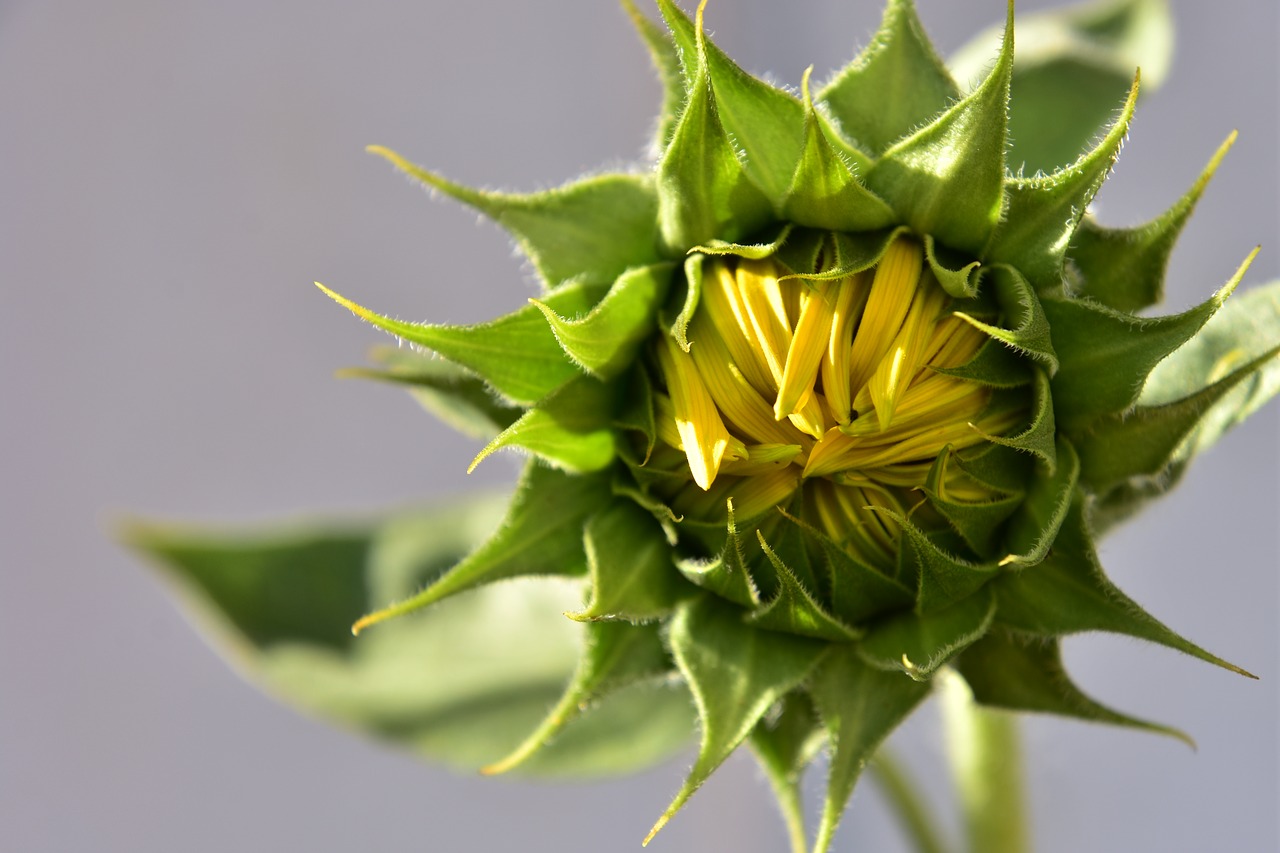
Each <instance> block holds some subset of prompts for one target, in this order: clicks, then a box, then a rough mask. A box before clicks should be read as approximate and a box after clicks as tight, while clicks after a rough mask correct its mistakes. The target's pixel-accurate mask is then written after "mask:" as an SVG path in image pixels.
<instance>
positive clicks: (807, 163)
mask: <svg viewBox="0 0 1280 853" xmlns="http://www.w3.org/2000/svg"><path fill="white" fill-rule="evenodd" d="M812 70H813V68H812V66H810V68H809V69H808V70H807V71H805V73H804V82H803V91H804V105H805V110H804V149H803V151H802V152H801V155H800V161H799V163H797V165H796V170H795V175H794V176H792V178H791V184H790V186H789V188H788V189H787V191H786V194H785V199H784V201H783V204H782V211H783V215H785V216H786V218H787V219H788V220H790V221H791V222H794V223H796V224H797V225H804V226H807V227H810V228H821V229H824V230H828V231H873V230H875V229H878V228H886V227H888V226H890V225H893V224H894V222H895V221H896V220H897V217H896V215H895V214H894V212H893V209H892V208H891V207H889V205H887V204H885V203H884V202H883V201H882V200H881V199H879V198H878V197H877V196H876V195H875V194H874V193H872V192H871V191H870V190H868V189H867V188H866V187H864V186H863V185H862V184H861V183H859V182H858V179H857V178H856V177H854V173H853V171H852V168H851V167H850V166H849V164H848V163H846V162H845V160H844V159H843V158H842V156H841V154H840V152H839V150H838V149H837V148H836V147H835V146H834V145H832V143H831V141H830V140H829V139H828V138H827V136H826V133H825V131H824V130H823V128H822V122H821V121H820V120H819V118H818V114H817V113H816V112H814V109H813V101H812V100H811V99H810V96H809V74H810V72H811V71H812Z"/></svg>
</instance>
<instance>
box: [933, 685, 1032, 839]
mask: <svg viewBox="0 0 1280 853" xmlns="http://www.w3.org/2000/svg"><path fill="white" fill-rule="evenodd" d="M939 680H940V681H941V682H942V708H943V714H944V717H945V721H946V732H947V752H948V754H949V757H950V760H951V772H952V775H953V777H954V779H955V783H956V788H957V789H958V791H959V793H960V805H961V808H962V809H963V812H964V822H965V831H966V834H967V836H968V840H969V846H968V849H969V851H970V853H1030V850H1031V840H1030V833H1029V832H1028V827H1027V805H1026V795H1025V791H1024V784H1023V773H1022V748H1021V742H1020V741H1021V739H1020V738H1019V735H1018V727H1017V719H1016V718H1015V717H1014V716H1013V715H1012V714H1008V713H1005V712H1002V711H997V710H992V709H989V708H984V707H982V706H981V705H979V704H978V703H976V702H974V701H973V694H972V692H970V690H969V686H968V685H967V684H965V682H964V679H962V678H961V677H960V676H959V675H957V674H956V673H954V672H950V671H948V672H945V673H943V674H941V675H940V678H939Z"/></svg>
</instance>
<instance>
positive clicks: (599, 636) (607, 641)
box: [480, 622, 693, 775]
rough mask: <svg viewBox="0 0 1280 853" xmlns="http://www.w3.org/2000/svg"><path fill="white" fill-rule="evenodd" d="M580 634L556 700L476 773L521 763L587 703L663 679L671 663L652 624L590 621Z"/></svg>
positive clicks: (505, 770) (500, 771) (489, 773)
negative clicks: (520, 738) (572, 663)
mask: <svg viewBox="0 0 1280 853" xmlns="http://www.w3.org/2000/svg"><path fill="white" fill-rule="evenodd" d="M583 638H584V640H583V649H582V656H581V657H580V658H579V660H578V666H577V669H576V670H575V671H574V673H573V677H572V679H571V680H570V681H569V686H568V687H567V688H565V691H564V695H562V696H561V697H560V701H559V702H557V703H556V705H555V707H554V708H552V709H551V712H550V713H549V714H547V716H546V718H545V719H544V720H543V721H542V723H541V724H539V725H538V727H537V728H536V729H534V730H533V732H531V733H530V734H529V736H528V737H526V738H525V739H524V740H523V741H522V742H521V743H520V745H519V746H517V747H516V748H515V749H514V750H512V751H511V752H510V753H508V754H507V755H506V756H505V757H504V758H502V759H501V760H499V761H495V762H494V763H492V764H489V765H486V766H485V767H482V768H481V769H480V772H482V773H484V774H486V775H493V774H497V773H506V772H508V771H510V770H512V769H514V768H516V767H518V766H520V765H522V764H524V763H525V762H526V761H528V760H529V759H530V758H532V757H533V756H534V755H535V754H537V752H538V751H539V750H540V749H542V748H544V747H545V746H546V745H547V744H549V743H551V742H552V741H553V740H554V739H555V737H556V736H557V735H558V734H560V732H561V731H563V730H564V728H565V726H567V725H568V724H569V723H571V722H572V721H573V720H575V719H577V718H578V717H579V716H580V715H581V714H582V713H583V712H584V711H587V710H588V709H589V708H590V706H591V705H593V704H597V703H599V702H600V700H601V699H603V698H604V697H605V696H607V695H609V694H611V693H614V692H616V691H618V690H621V689H623V688H625V687H631V686H633V685H638V684H642V683H643V682H645V681H649V682H653V681H655V680H658V679H661V678H665V677H666V675H667V674H668V672H669V671H670V670H671V668H672V662H671V658H670V657H669V656H668V655H667V652H666V649H665V648H664V647H663V645H662V639H661V637H660V636H659V632H658V628H657V626H634V625H627V624H621V623H606V622H593V623H590V624H588V625H587V626H586V628H585V631H584V634H583ZM689 716H690V718H691V719H690V720H689V723H690V725H689V728H688V730H689V731H692V730H693V726H692V723H693V720H692V714H690V715H689Z"/></svg>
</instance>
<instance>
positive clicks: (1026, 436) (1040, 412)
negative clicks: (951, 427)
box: [966, 368, 1058, 470]
mask: <svg viewBox="0 0 1280 853" xmlns="http://www.w3.org/2000/svg"><path fill="white" fill-rule="evenodd" d="M1032 388H1033V389H1034V392H1035V393H1034V397H1033V398H1032V404H1031V422H1030V423H1029V424H1028V425H1027V428H1026V429H1024V430H1023V431H1022V432H1020V433H1017V434H1015V435H1010V436H1002V435H989V436H987V440H988V441H990V442H992V443H993V444H998V445H1000V446H1002V447H1010V448H1013V449H1014V450H1020V451H1022V452H1024V453H1030V454H1033V455H1035V456H1037V457H1039V458H1040V459H1042V460H1044V462H1045V463H1046V464H1048V466H1049V467H1050V468H1051V469H1052V468H1053V467H1054V466H1056V465H1057V464H1058V450H1057V444H1056V443H1055V438H1056V436H1057V427H1056V426H1055V423H1056V422H1055V420H1054V414H1053V392H1052V390H1051V389H1050V386H1049V378H1048V377H1047V376H1045V373H1044V371H1043V370H1041V369H1040V368H1036V371H1035V384H1034V385H1033V386H1032ZM966 470H968V469H966Z"/></svg>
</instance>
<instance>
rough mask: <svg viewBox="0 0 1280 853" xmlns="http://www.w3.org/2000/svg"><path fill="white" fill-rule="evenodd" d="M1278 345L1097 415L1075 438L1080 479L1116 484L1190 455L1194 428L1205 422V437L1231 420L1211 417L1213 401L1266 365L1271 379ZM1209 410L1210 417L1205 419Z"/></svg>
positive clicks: (1101, 490) (1153, 473) (1100, 486)
mask: <svg viewBox="0 0 1280 853" xmlns="http://www.w3.org/2000/svg"><path fill="white" fill-rule="evenodd" d="M1277 355H1280V346H1277V347H1276V348H1275V349H1272V350H1271V351H1270V352H1267V353H1264V354H1263V355H1262V356H1260V357H1258V358H1256V359H1254V360H1252V361H1250V362H1248V363H1246V364H1244V365H1242V366H1240V367H1238V368H1236V369H1235V370H1232V371H1231V372H1230V373H1229V374H1227V376H1225V377H1223V378H1222V379H1219V380H1218V381H1217V382H1214V383H1213V384H1212V385H1210V386H1208V387H1207V388H1205V389H1203V390H1201V391H1199V392H1197V393H1195V394H1193V395H1192V396H1190V397H1186V398H1184V399H1181V400H1177V401H1175V402H1172V403H1166V404H1164V405H1160V406H1138V407H1137V408H1136V409H1134V410H1133V411H1132V412H1130V413H1128V414H1126V415H1123V416H1122V415H1110V416H1108V417H1105V418H1102V419H1100V420H1099V421H1098V422H1097V423H1096V424H1095V425H1094V426H1093V428H1092V429H1091V430H1090V432H1089V434H1088V435H1087V436H1083V437H1082V438H1081V439H1080V448H1079V449H1080V479H1081V482H1082V483H1084V484H1085V485H1086V486H1088V487H1089V488H1090V489H1091V490H1092V491H1094V492H1095V493H1097V494H1100V495H1101V494H1105V493H1106V492H1107V491H1108V490H1109V489H1111V488H1113V487H1116V486H1120V485H1122V484H1123V483H1124V482H1125V481H1126V480H1129V479H1130V478H1147V477H1158V476H1160V475H1161V474H1162V473H1163V472H1164V471H1165V469H1167V468H1168V467H1169V466H1171V465H1174V464H1175V463H1177V462H1180V461H1182V460H1185V459H1188V458H1190V456H1191V455H1192V454H1193V453H1194V452H1195V451H1196V450H1197V449H1199V446H1200V445H1199V443H1198V441H1197V440H1195V439H1194V438H1193V436H1195V435H1196V430H1197V428H1199V427H1201V426H1202V425H1205V426H1207V427H1209V428H1210V429H1209V433H1208V434H1207V435H1206V440H1207V441H1209V442H1210V443H1212V440H1213V439H1216V437H1217V436H1216V435H1213V433H1214V432H1220V431H1221V430H1224V429H1225V428H1226V427H1227V426H1229V425H1230V423H1232V422H1233V420H1232V419H1231V418H1230V417H1228V418H1227V419H1226V420H1225V421H1220V420H1216V415H1217V414H1219V413H1218V412H1216V411H1215V406H1216V405H1217V404H1218V403H1219V401H1221V400H1222V399H1223V398H1224V397H1226V396H1227V395H1228V394H1229V393H1230V392H1231V391H1232V390H1234V389H1235V388H1237V387H1241V386H1242V385H1244V387H1246V388H1247V387H1248V385H1247V384H1246V383H1247V382H1249V381H1253V380H1254V379H1255V377H1258V376H1259V371H1261V370H1262V369H1263V368H1268V367H1270V370H1269V371H1268V373H1269V374H1271V376H1270V383H1271V384H1272V385H1274V384H1275V379H1274V370H1275V368H1274V366H1273V365H1274V363H1275V359H1276V356H1277ZM1210 416H1215V419H1214V420H1206V419H1207V418H1210Z"/></svg>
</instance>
